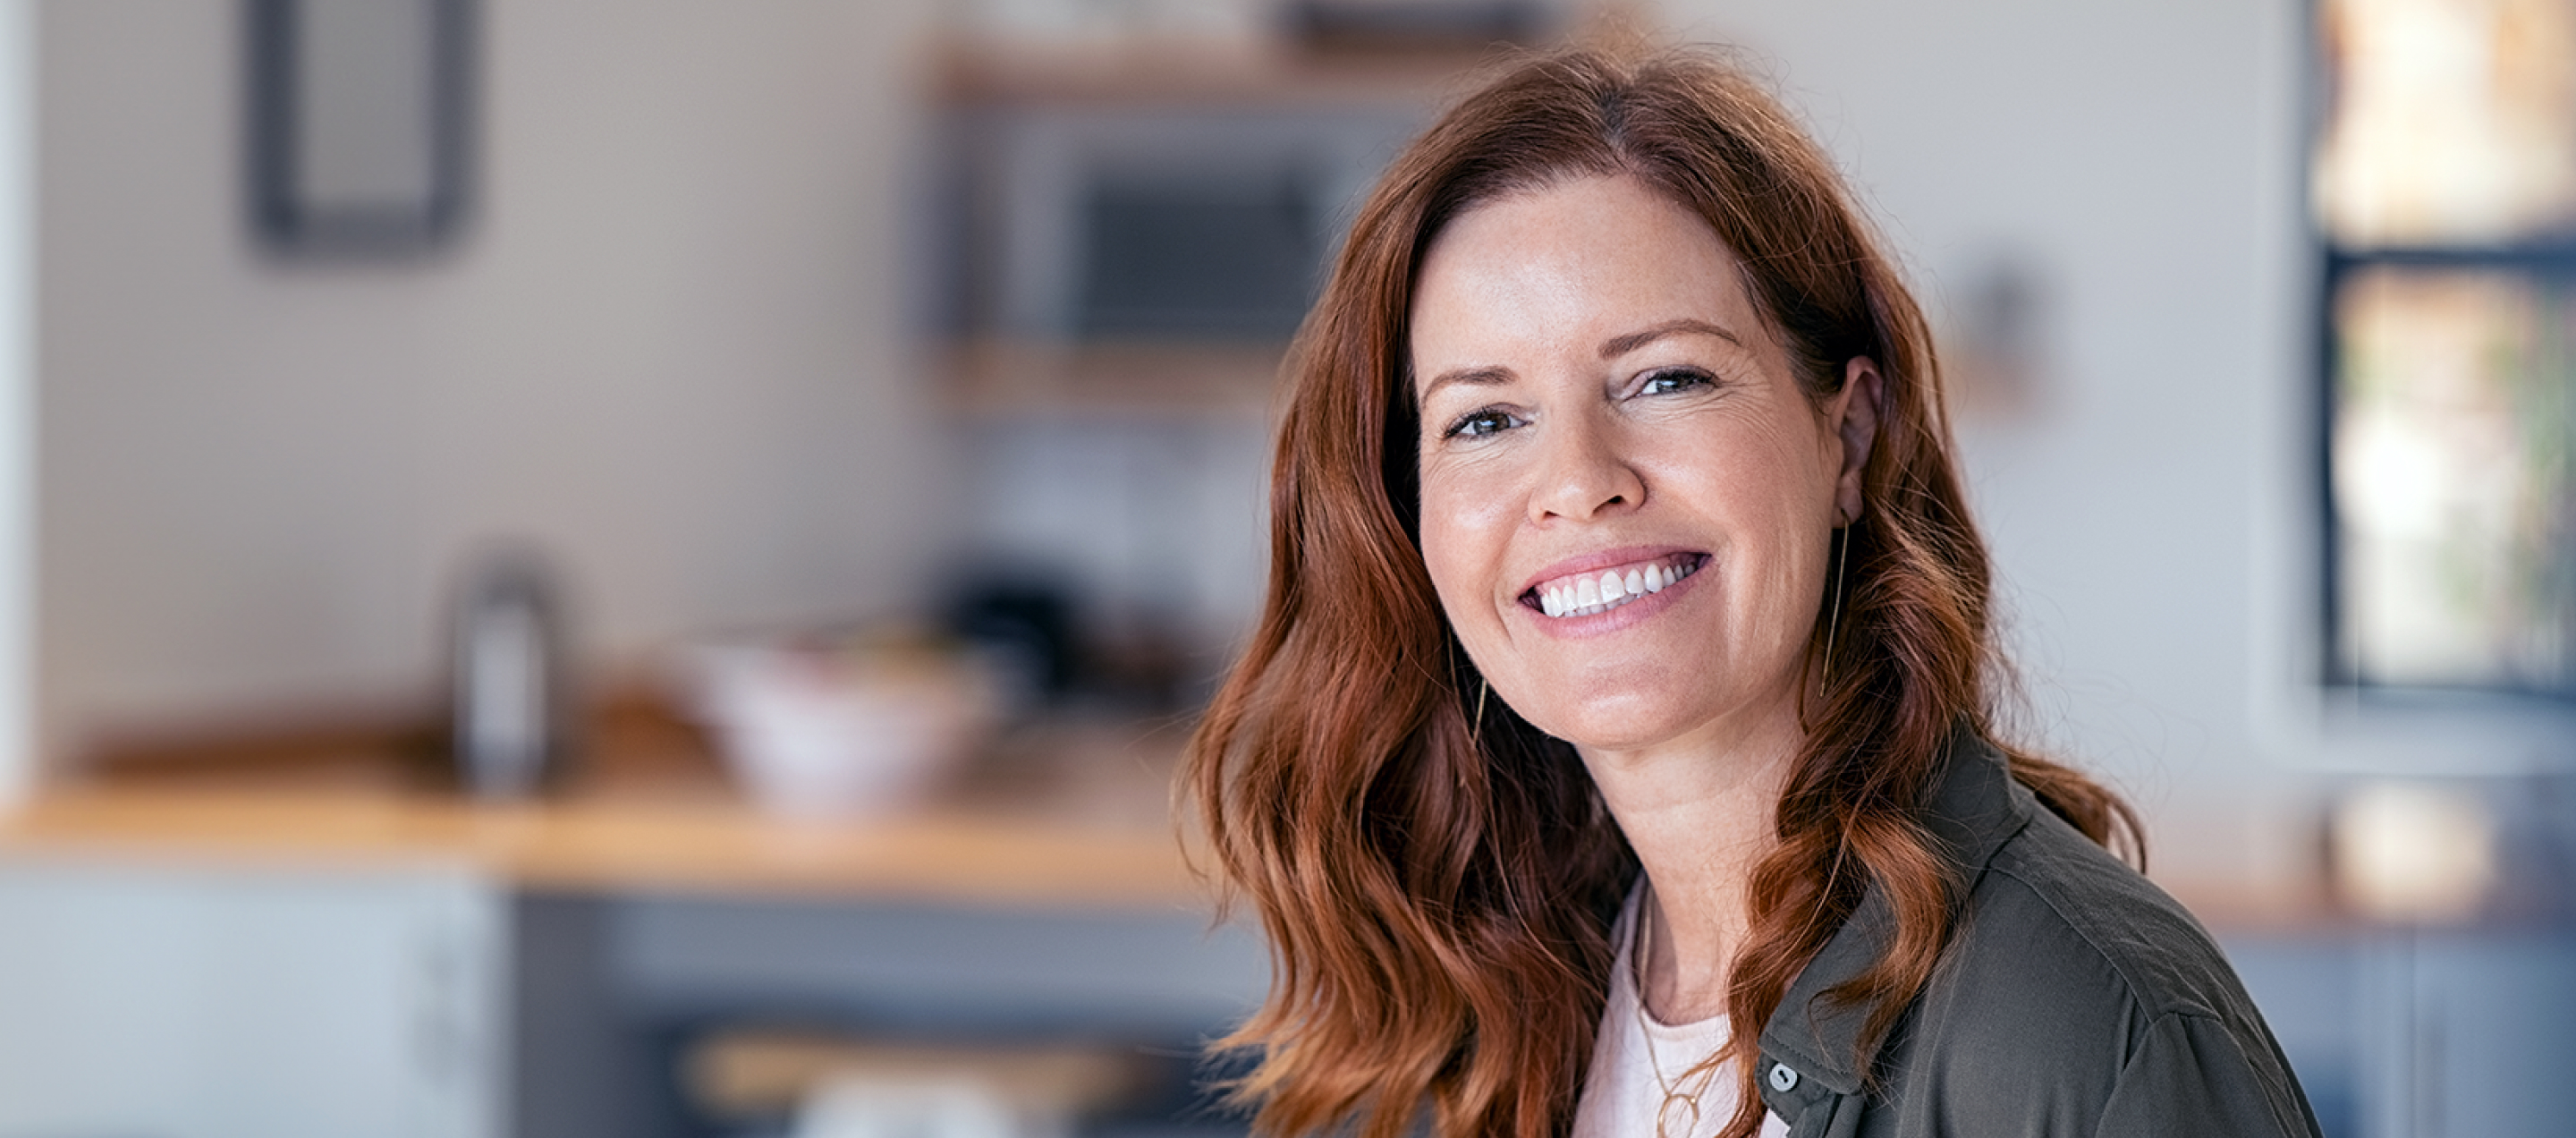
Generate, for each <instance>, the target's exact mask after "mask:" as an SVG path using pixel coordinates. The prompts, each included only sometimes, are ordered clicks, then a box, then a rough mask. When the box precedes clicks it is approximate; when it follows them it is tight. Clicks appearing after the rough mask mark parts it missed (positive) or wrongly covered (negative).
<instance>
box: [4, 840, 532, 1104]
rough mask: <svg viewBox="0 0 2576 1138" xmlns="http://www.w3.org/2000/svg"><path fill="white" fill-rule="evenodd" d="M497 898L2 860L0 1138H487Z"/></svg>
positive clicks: (434, 877) (443, 877) (364, 875)
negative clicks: (42, 1137) (94, 1137)
mask: <svg viewBox="0 0 2576 1138" xmlns="http://www.w3.org/2000/svg"><path fill="white" fill-rule="evenodd" d="M505 912H506V909H505V908H504V906H503V905H502V904H501V901H500V895H499V893H498V891H496V890H494V889H492V888H490V887H489V886H488V885H486V884H485V883H482V882H479V881H477V880H475V879H473V878H471V877H469V876H466V875H464V874H461V873H452V872H441V871H435V870H371V871H356V870H351V871H301V872H295V871H285V870H258V871H254V870H248V869H226V870H221V871H214V870H187V869H178V868H172V867H168V866H145V865H141V864H109V863H68V862H63V861H58V860H46V861H33V860H12V861H7V862H0V1138H19V1136H22V1135H23V1136H33V1135H45V1136H61V1138H81V1136H88V1135H99V1136H107V1135H118V1136H133V1138H277V1136H282V1135H331V1136H334V1138H371V1136H382V1138H499V1132H500V1130H501V1125H500V1122H499V1118H500V1112H499V1104H500V1102H501V1101H502V1096H501V1093H500V1092H501V1083H502V1078H503V1072H504V1070H505V1069H506V1068H505V1063H506V1056H505V1055H504V1054H503V1050H504V1038H505V1037H504V1034H503V1030H504V1025H505V1024H506V1022H507V1020H506V1016H505V1005H504V1000H505V998H506V993H504V992H502V991H501V990H500V989H501V987H502V980H501V977H503V976H504V975H506V973H505V971H504V970H503V963H504V962H503V960H502V953H503V952H504V946H505V944H506V929H505V928H504V923H505V921H506V917H505V915H504V914H505Z"/></svg>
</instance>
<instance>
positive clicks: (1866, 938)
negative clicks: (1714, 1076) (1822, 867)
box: [1762, 725, 2039, 1095]
mask: <svg viewBox="0 0 2576 1138" xmlns="http://www.w3.org/2000/svg"><path fill="white" fill-rule="evenodd" d="M1933 778H1934V783H1933V787H1932V792H1931V794H1930V795H1929V796H1928V798H1927V801H1926V804H1925V808H1924V816H1923V819H1922V820H1923V823H1924V825H1925V827H1926V828H1927V829H1929V830H1930V831H1931V832H1932V836H1933V838H1934V840H1935V841H1937V842H1938V843H1939V845H1940V847H1941V849H1942V851H1943V852H1944V853H1945V854H1947V855H1948V856H1949V857H1950V858H1951V859H1952V864H1954V865H1957V866H1959V867H1961V869H1962V870H1964V872H1963V874H1962V875H1961V881H1960V884H1961V886H1962V888H1961V889H1960V891H1959V894H1958V895H1959V896H1960V897H1961V898H1965V897H1966V896H1967V895H1968V892H1969V891H1970V890H1973V889H1974V888H1976V884H1977V881H1978V879H1979V878H1981V877H1983V876H1984V875H1985V872H1986V866H1987V863H1989V862H1991V861H1993V860H1994V856H1995V853H1996V851H1998V850H2001V849H2002V848H2003V846H2004V843H2005V842H2007V841H2010V840H2012V837H2013V836H2014V835H2015V834H2018V833H2020V832H2021V831H2022V828H2023V827H2025V826H2028V825H2029V824H2030V820H2031V818H2032V817H2033V814H2034V812H2035V811H2036V810H2037V809H2038V808H2039V802H2038V799H2036V798H2034V797H2032V795H2031V793H2030V790H2029V788H2027V787H2024V786H2023V785H2021V784H2020V783H2019V782H2016V781H2014V780H2013V777H2012V774H2011V772H2010V771H2009V770H2008V769H2007V768H2006V767H2005V764H2004V758H2003V755H2002V754H2000V753H1998V752H1997V751H1996V750H1995V748H1994V746H1993V745H1992V744H1990V743H1988V742H1986V741H1985V740H1984V739H1981V738H1979V737H1978V736H1977V735H1976V733H1975V732H1974V731H1972V730H1970V729H1968V728H1967V727H1966V726H1964V725H1963V726H1961V727H1960V728H1959V729H1958V730H1957V731H1956V732H1955V733H1953V734H1952V735H1951V737H1950V743H1949V748H1948V751H1947V753H1946V754H1945V755H1944V757H1943V759H1942V763H1941V767H1940V770H1939V771H1938V772H1937V773H1936V774H1935V775H1934V776H1933ZM1894 920H1895V917H1894V914H1893V913H1892V911H1891V910H1890V909H1889V907H1888V903H1887V898H1886V897H1885V896H1884V895H1883V894H1882V893H1881V891H1880V890H1879V888H1878V887H1877V885H1875V884H1872V885H1871V886H1870V887H1869V888H1868V889H1867V890H1866V891H1864V892H1863V893H1862V895H1861V900H1860V905H1859V907H1858V908H1855V909H1854V910H1853V911H1852V915H1851V917H1850V918H1849V919H1848V920H1845V921H1844V922H1843V927H1842V928H1840V929H1838V930H1836V931H1835V933H1834V935H1833V937H1832V939H1830V940H1827V941H1826V942H1825V946H1824V947H1823V948H1822V949H1820V950H1818V951H1817V953H1816V958H1815V959H1814V960H1811V961H1809V962H1808V963H1807V967H1806V970H1805V971H1803V972H1800V973H1799V974H1798V979H1797V980H1796V981H1795V982H1794V983H1792V984H1790V985H1789V991H1788V994H1787V995H1786V996H1784V997H1782V998H1781V1000H1780V1006H1779V1008H1778V1009H1776V1010H1774V1011H1773V1012H1772V1013H1771V1020H1770V1022H1769V1023H1767V1024H1765V1025H1764V1026H1763V1028H1762V1052H1763V1054H1764V1055H1765V1056H1767V1057H1768V1058H1769V1059H1770V1060H1771V1062H1766V1063H1765V1064H1763V1070H1764V1072H1765V1073H1766V1074H1767V1073H1768V1072H1769V1069H1770V1068H1771V1066H1772V1065H1773V1064H1774V1063H1783V1064H1787V1065H1788V1066H1789V1068H1790V1069H1791V1070H1793V1071H1795V1072H1796V1073H1797V1076H1798V1078H1799V1079H1800V1080H1802V1081H1803V1080H1809V1079H1812V1080H1814V1081H1815V1082H1817V1083H1820V1084H1822V1085H1823V1086H1824V1088H1825V1089H1828V1090H1831V1091H1833V1092H1834V1093H1836V1094H1843V1095H1849V1094H1856V1093H1858V1092H1859V1091H1860V1088H1861V1084H1862V1082H1863V1075H1864V1074H1865V1073H1866V1072H1867V1071H1868V1070H1869V1069H1870V1067H1871V1065H1872V1064H1873V1063H1874V1062H1875V1061H1876V1058H1877V1056H1876V1047H1875V1046H1873V1047H1872V1049H1871V1051H1870V1052H1869V1053H1866V1054H1864V1053H1863V1052H1862V1051H1861V1049H1860V1035H1861V1028H1862V1026H1863V1024H1865V1023H1866V1022H1867V1020H1868V1018H1869V1008H1868V1007H1867V1006H1865V1005H1863V1006H1854V1005H1846V1004H1840V1003H1837V1002H1835V1001H1833V1000H1830V999H1826V998H1824V993H1825V992H1826V990H1827V989H1830V988H1832V987H1834V986H1835V985H1837V984H1841V983H1844V982H1846V981H1849V980H1851V979H1852V978H1853V977H1856V976H1858V975H1860V974H1861V973H1862V972H1864V971H1866V970H1868V968H1869V966H1870V965H1871V964H1873V963H1875V962H1876V961H1877V960H1878V957H1879V954H1880V953H1881V952H1882V951H1884V949H1885V946H1886V945H1887V943H1888V939H1889V933H1890V931H1891V928H1892V926H1893V924H1894ZM1775 1085H1776V1084H1775Z"/></svg>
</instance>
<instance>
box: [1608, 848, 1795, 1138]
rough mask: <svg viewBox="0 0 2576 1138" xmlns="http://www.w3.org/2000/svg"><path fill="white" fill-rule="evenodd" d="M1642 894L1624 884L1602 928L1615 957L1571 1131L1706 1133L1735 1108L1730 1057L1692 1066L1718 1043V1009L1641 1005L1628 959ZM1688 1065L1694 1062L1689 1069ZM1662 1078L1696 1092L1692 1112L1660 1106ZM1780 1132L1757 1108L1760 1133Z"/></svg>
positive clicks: (1722, 1034)
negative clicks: (1691, 1016) (1613, 919)
mask: <svg viewBox="0 0 2576 1138" xmlns="http://www.w3.org/2000/svg"><path fill="white" fill-rule="evenodd" d="M1644 896H1645V890H1644V889H1642V888H1639V889H1635V890H1631V891H1630V892H1629V894H1628V903H1627V905H1626V906H1625V907H1623V908H1622V909H1621V910H1620V911H1619V923H1618V924H1616V925H1613V926H1612V927H1611V929H1610V943H1612V944H1614V945H1617V946H1618V947H1619V951H1618V957H1617V959H1616V960H1615V961H1614V962H1613V963H1612V964H1611V966H1610V1002H1609V1006H1607V1007H1604V1008H1602V1009H1601V1029H1600V1030H1599V1031H1598V1032H1596V1033H1595V1034H1594V1036H1593V1040H1592V1071H1591V1073H1590V1074H1589V1075H1587V1076H1586V1077H1585V1078H1584V1080H1583V1097H1582V1098H1580V1099H1578V1100H1576V1102H1575V1105H1574V1138H1708V1136H1710V1135H1714V1134H1716V1133H1717V1131H1718V1128H1719V1127H1722V1126H1724V1125H1726V1120H1727V1119H1729V1118H1732V1117H1734V1116H1735V1103H1736V1086H1737V1084H1736V1070H1735V1065H1734V1064H1733V1063H1727V1064H1723V1065H1720V1066H1715V1067H1700V1062H1701V1061H1702V1060H1704V1059H1707V1058H1708V1057H1709V1056H1711V1055H1715V1054H1717V1052H1718V1049H1720V1048H1722V1047H1725V1046H1726V1041H1727V1038H1728V1034H1729V1033H1728V1030H1727V1023H1726V1017H1725V1016H1723V1015H1718V1016H1712V1017H1710V1018H1708V1019H1704V1020H1701V1021H1699V1022H1697V1023H1684V1024H1668V1023H1663V1022H1661V1021H1659V1020H1657V1019H1656V1018H1655V1017H1654V1016H1653V1015H1652V1014H1650V1013H1648V1012H1646V1010H1645V1009H1644V1007H1643V1006H1642V1004H1641V1003H1640V1002H1639V1000H1638V996H1637V975H1636V971H1635V970H1634V969H1633V968H1631V967H1630V965H1629V962H1630V961H1631V960H1632V959H1634V958H1635V957H1636V955H1637V951H1636V927H1637V921H1638V920H1639V915H1638V912H1637V910H1638V904H1639V901H1640V899H1641V898H1643V897H1644ZM1649 1037H1651V1038H1652V1039H1653V1044H1652V1049H1651V1050H1649V1047H1648V1043H1647V1040H1648V1039H1649ZM1694 1067H1699V1068H1700V1069H1698V1070H1696V1071H1694V1070H1692V1068H1694ZM1685 1076H1687V1077H1685ZM1667 1083H1669V1084H1670V1085H1671V1087H1672V1089H1673V1090H1675V1091H1679V1092H1683V1093H1685V1094H1688V1093H1691V1092H1697V1094H1698V1116H1697V1118H1696V1120H1694V1119H1693V1116H1692V1112H1691V1107H1690V1106H1689V1105H1686V1104H1685V1103H1682V1102H1675V1103H1673V1104H1672V1107H1671V1109H1670V1110H1666V1109H1665V1103H1666V1101H1667V1100H1666V1096H1665V1093H1664V1087H1665V1086H1666V1085H1667ZM1658 1113H1661V1114H1663V1115H1664V1124H1665V1125H1666V1126H1668V1127H1670V1129H1669V1130H1666V1131H1664V1132H1663V1133H1661V1134H1658V1133H1657V1131H1656V1118H1655V1116H1656V1115H1657V1114H1658ZM1684 1127H1688V1132H1687V1133H1685V1132H1684ZM1788 1134H1789V1125H1788V1124H1787V1123H1785V1122H1782V1121H1780V1116H1779V1115H1776V1114H1770V1113H1767V1112H1766V1113H1764V1114H1763V1116H1762V1138H1788Z"/></svg>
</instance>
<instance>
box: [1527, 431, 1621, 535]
mask: <svg viewBox="0 0 2576 1138" xmlns="http://www.w3.org/2000/svg"><path fill="white" fill-rule="evenodd" d="M1547 426H1548V427H1553V428H1554V429H1553V430H1546V428H1544V427H1543V428H1542V430H1544V431H1545V438H1544V440H1543V442H1542V444H1541V447H1540V455H1541V457H1540V468H1539V471H1538V482H1537V484H1536V486H1535V487H1534V488H1533V491H1532V493H1531V494H1530V506H1529V512H1530V520H1531V521H1544V520H1546V519H1547V518H1551V517H1558V518H1570V519H1573V520H1576V521H1584V520H1589V519H1591V518H1593V517H1596V516H1598V515H1601V514H1603V513H1607V512H1611V511H1617V510H1633V509H1636V508H1637V507H1638V506H1639V505H1642V504H1644V502H1645V500H1646V483H1645V480H1644V479H1643V478H1641V477H1639V476H1638V474H1637V468H1636V466H1635V465H1633V464H1632V463H1630V462H1629V461H1628V458H1627V456H1626V455H1625V454H1624V453H1622V450H1621V448H1620V446H1619V442H1618V439H1617V437H1616V435H1615V433H1614V432H1613V431H1612V430H1611V429H1610V426H1609V424H1606V423H1602V422H1600V421H1599V420H1598V419H1596V418H1594V417H1592V416H1586V415H1570V416H1560V417H1558V418H1557V420H1556V421H1555V422H1553V423H1550V424H1547Z"/></svg>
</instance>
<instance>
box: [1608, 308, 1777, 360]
mask: <svg viewBox="0 0 2576 1138" xmlns="http://www.w3.org/2000/svg"><path fill="white" fill-rule="evenodd" d="M1685 332H1692V333H1697V334H1699V335H1703V336H1715V337H1717V338H1718V339H1721V340H1724V341H1726V342H1727V343H1730V344H1733V345H1735V346H1736V347H1739V348H1741V347H1743V346H1744V340H1743V339H1742V338H1741V337H1738V336H1737V335H1736V334H1735V333H1733V332H1729V331H1727V330H1726V329H1724V328H1720V327H1718V326H1717V325H1715V324H1711V323H1709V322H1708V321H1705V320H1694V319H1691V318H1690V317H1687V316H1685V317H1683V318H1681V319H1679V320H1667V321H1664V322H1663V323H1661V324H1657V325H1654V326H1652V327H1649V328H1641V329H1638V330H1637V331H1634V332H1629V333H1625V334H1623V335H1618V336H1612V337H1610V338H1609V339H1607V340H1603V341H1602V342H1601V358H1602V359H1605V360H1615V359H1618V358H1619V357H1621V356H1624V355H1627V354H1628V353H1630V352H1633V351H1636V350H1637V349H1639V348H1642V347H1645V346H1646V345H1648V344H1651V343H1654V342H1655V341H1657V340H1660V339H1663V338H1664V337H1666V336H1677V335H1680V334H1682V333H1685Z"/></svg>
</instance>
